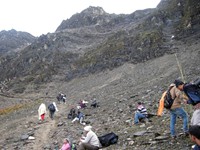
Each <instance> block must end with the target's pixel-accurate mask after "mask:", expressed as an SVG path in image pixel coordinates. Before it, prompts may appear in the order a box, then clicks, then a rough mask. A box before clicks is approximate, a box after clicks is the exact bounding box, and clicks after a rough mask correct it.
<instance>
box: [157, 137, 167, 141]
mask: <svg viewBox="0 0 200 150" xmlns="http://www.w3.org/2000/svg"><path fill="white" fill-rule="evenodd" d="M168 138H169V136H158V137H156V138H155V140H157V141H160V140H166V139H168Z"/></svg>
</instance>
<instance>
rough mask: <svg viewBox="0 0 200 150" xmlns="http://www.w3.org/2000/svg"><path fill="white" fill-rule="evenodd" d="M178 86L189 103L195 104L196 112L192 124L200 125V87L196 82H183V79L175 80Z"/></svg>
mask: <svg viewBox="0 0 200 150" xmlns="http://www.w3.org/2000/svg"><path fill="white" fill-rule="evenodd" d="M174 83H175V84H176V87H177V88H178V89H179V90H180V91H183V92H184V93H185V94H186V95H187V97H188V100H187V101H186V102H187V104H191V105H193V106H194V113H193V115H192V119H191V125H200V89H199V87H197V86H196V85H195V84H192V83H183V82H182V81H181V80H175V81H174Z"/></svg>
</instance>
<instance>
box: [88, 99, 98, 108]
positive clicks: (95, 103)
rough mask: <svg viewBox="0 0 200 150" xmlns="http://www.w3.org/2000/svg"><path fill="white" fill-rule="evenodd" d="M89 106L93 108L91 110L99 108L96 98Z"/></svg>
mask: <svg viewBox="0 0 200 150" xmlns="http://www.w3.org/2000/svg"><path fill="white" fill-rule="evenodd" d="M90 106H91V107H93V108H97V107H99V103H98V102H97V100H96V98H94V99H93V101H92V103H91V105H90Z"/></svg>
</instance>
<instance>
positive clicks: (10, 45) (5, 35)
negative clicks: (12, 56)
mask: <svg viewBox="0 0 200 150" xmlns="http://www.w3.org/2000/svg"><path fill="white" fill-rule="evenodd" d="M34 40H35V37H34V36H32V35H31V34H29V33H26V32H17V31H16V30H14V29H13V30H9V31H1V32H0V54H3V53H7V52H10V51H12V52H13V51H19V50H21V49H23V48H24V47H26V46H28V45H30V44H31V43H32V42H33V41H34Z"/></svg>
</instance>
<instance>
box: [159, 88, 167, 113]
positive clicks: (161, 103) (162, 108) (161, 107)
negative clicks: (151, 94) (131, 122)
mask: <svg viewBox="0 0 200 150" xmlns="http://www.w3.org/2000/svg"><path fill="white" fill-rule="evenodd" d="M166 93H167V91H165V92H164V93H163V94H162V97H161V99H160V101H159V107H158V112H157V116H162V113H163V110H164V97H165V95H166Z"/></svg>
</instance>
